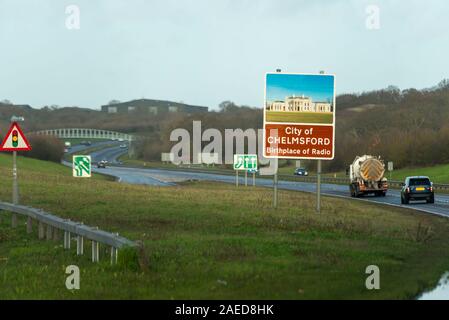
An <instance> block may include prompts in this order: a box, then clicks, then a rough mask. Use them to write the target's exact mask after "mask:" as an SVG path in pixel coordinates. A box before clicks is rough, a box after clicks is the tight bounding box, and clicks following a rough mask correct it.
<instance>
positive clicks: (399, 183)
mask: <svg viewBox="0 0 449 320" xmlns="http://www.w3.org/2000/svg"><path fill="white" fill-rule="evenodd" d="M279 177H280V178H281V177H284V178H289V179H292V178H293V179H295V180H300V181H302V182H316V176H291V175H279ZM321 183H330V184H348V185H349V178H334V177H323V176H322V177H321ZM402 183H404V182H403V181H395V180H388V185H389V186H390V187H395V188H401V187H402ZM433 187H434V189H435V190H449V184H442V183H434V184H433Z"/></svg>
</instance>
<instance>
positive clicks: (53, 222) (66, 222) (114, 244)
mask: <svg viewBox="0 0 449 320" xmlns="http://www.w3.org/2000/svg"><path fill="white" fill-rule="evenodd" d="M0 210H4V211H8V212H12V213H13V218H12V227H16V226H17V214H20V215H23V216H26V217H27V233H32V224H33V220H36V221H37V222H38V237H39V239H43V238H44V237H46V238H47V240H51V239H54V240H58V238H59V235H58V233H59V231H60V230H61V231H63V232H64V249H70V245H71V240H72V234H73V235H76V242H77V254H78V255H82V254H83V253H84V238H86V239H88V240H91V241H92V262H98V261H99V244H104V245H107V246H110V247H111V263H116V262H117V256H118V249H120V248H124V247H133V246H136V243H135V242H133V241H131V240H128V239H126V238H124V237H121V236H119V235H118V234H113V233H110V232H106V231H103V230H99V229H98V228H93V227H89V226H86V225H84V224H82V223H80V222H74V221H71V220H70V219H63V218H60V217H57V216H55V215H52V214H50V213H48V212H45V211H43V210H41V209H35V208H31V207H27V206H23V205H15V204H12V203H7V202H0Z"/></svg>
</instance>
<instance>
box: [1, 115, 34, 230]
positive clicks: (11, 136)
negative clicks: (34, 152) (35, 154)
mask: <svg viewBox="0 0 449 320" xmlns="http://www.w3.org/2000/svg"><path fill="white" fill-rule="evenodd" d="M30 150H31V146H30V144H29V143H28V140H27V138H26V137H25V135H24V134H23V132H22V129H20V126H19V124H18V123H17V122H13V123H12V124H11V127H10V128H9V130H8V133H7V134H6V136H5V138H4V139H3V142H2V144H1V146H0V151H12V153H13V155H12V159H13V160H12V176H13V180H12V181H13V182H12V202H13V204H18V203H19V183H18V177H17V151H30ZM12 226H13V227H16V226H17V215H16V214H13V216H12Z"/></svg>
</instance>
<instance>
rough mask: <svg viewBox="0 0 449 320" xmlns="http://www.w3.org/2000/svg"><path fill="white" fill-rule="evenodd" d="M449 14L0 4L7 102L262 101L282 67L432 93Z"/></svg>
mask: <svg viewBox="0 0 449 320" xmlns="http://www.w3.org/2000/svg"><path fill="white" fill-rule="evenodd" d="M69 5H75V6H77V8H78V9H79V29H76V28H75V29H73V28H67V25H66V22H67V20H68V19H69V18H70V19H69V21H72V22H73V20H71V18H72V17H73V11H69V13H66V8H67V6H69ZM373 5H374V9H375V10H374V11H373V9H372V6H373ZM376 10H377V11H376ZM373 12H374V13H373ZM376 12H377V13H378V14H377V13H376ZM448 13H449V1H447V0H428V1H422V0H369V1H365V0H332V1H329V0H313V1H312V0H309V1H305V0H70V1H65V0H59V1H53V0H39V1H36V0H0V43H1V46H0V100H3V99H8V100H10V101H12V102H14V103H17V104H30V105H31V106H33V107H37V108H39V107H42V106H44V105H52V104H56V105H60V106H80V107H86V108H93V109H98V108H100V106H101V105H103V104H106V103H108V102H109V101H110V100H112V99H116V100H120V101H127V100H130V99H136V98H154V99H163V100H172V101H177V102H181V101H182V102H185V103H189V104H195V105H202V106H209V107H210V108H212V109H215V108H217V106H218V104H219V103H220V102H222V101H225V100H231V101H233V102H235V103H237V104H241V105H250V106H258V107H261V106H262V105H263V102H264V86H265V84H264V79H265V73H266V72H274V71H275V70H276V69H277V68H280V69H282V71H284V72H291V73H317V72H319V71H321V70H324V71H325V72H326V73H330V74H335V75H336V79H337V82H336V92H337V94H341V93H348V92H363V91H366V90H372V89H380V88H384V87H387V86H389V85H396V86H398V87H399V88H401V89H405V88H410V87H413V88H417V89H421V88H428V87H432V86H434V85H436V84H437V83H438V82H439V81H441V80H442V79H444V78H449V59H448V58H447V57H449V32H448V31H449V24H448V23H447V19H446V17H447V15H448ZM373 21H374V22H373ZM69 26H73V23H72V24H69Z"/></svg>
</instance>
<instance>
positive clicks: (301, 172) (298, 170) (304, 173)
mask: <svg viewBox="0 0 449 320" xmlns="http://www.w3.org/2000/svg"><path fill="white" fill-rule="evenodd" d="M294 175H295V176H308V175H309V173H308V172H307V170H306V169H304V168H296V169H295V172H294Z"/></svg>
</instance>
